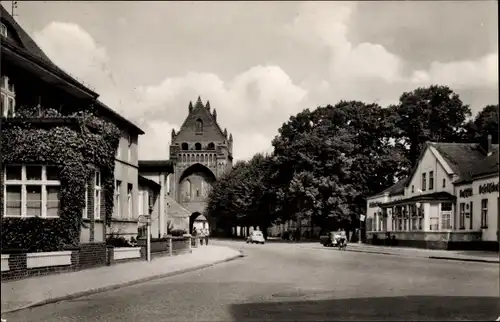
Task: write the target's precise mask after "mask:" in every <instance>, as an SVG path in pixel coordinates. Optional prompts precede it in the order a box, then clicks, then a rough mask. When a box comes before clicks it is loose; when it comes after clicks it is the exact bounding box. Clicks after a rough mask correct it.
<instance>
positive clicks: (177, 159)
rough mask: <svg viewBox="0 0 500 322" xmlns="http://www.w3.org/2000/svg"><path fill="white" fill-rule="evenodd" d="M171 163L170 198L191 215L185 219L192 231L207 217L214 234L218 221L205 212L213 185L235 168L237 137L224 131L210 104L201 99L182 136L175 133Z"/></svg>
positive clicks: (173, 133)
mask: <svg viewBox="0 0 500 322" xmlns="http://www.w3.org/2000/svg"><path fill="white" fill-rule="evenodd" d="M170 160H171V161H172V163H173V167H174V173H173V174H171V175H170V176H169V178H170V182H169V184H170V196H171V197H172V198H173V199H175V201H176V202H177V203H179V204H180V205H181V206H182V207H184V208H186V209H187V210H188V211H189V213H190V215H189V218H184V219H185V220H186V221H189V227H190V230H191V228H192V225H193V222H194V220H195V219H196V218H198V217H200V216H201V215H203V216H205V217H206V218H207V220H208V222H209V224H210V227H211V228H210V229H211V230H212V231H214V230H215V228H216V227H215V220H214V219H213V218H209V216H208V215H207V213H206V211H205V209H206V205H207V196H208V192H209V189H210V187H211V185H212V183H213V182H215V180H217V179H218V178H220V177H221V176H222V174H223V173H225V172H226V171H228V170H230V169H231V168H232V166H233V136H232V134H229V136H228V133H227V130H226V129H224V131H222V130H221V128H220V126H219V124H218V123H217V112H216V110H215V109H213V110H210V102H208V101H207V103H206V105H203V103H202V101H201V98H200V97H198V100H197V101H196V103H195V105H194V106H193V104H192V103H191V102H189V109H188V116H187V117H186V119H185V120H184V123H183V124H182V126H181V128H180V130H179V132H177V133H176V132H175V130H172V141H171V145H170Z"/></svg>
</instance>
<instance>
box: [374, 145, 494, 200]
mask: <svg viewBox="0 0 500 322" xmlns="http://www.w3.org/2000/svg"><path fill="white" fill-rule="evenodd" d="M430 147H433V148H434V149H435V150H436V151H437V152H438V153H439V155H440V157H442V158H443V160H444V162H446V165H447V166H449V167H450V168H451V171H452V172H453V174H456V175H457V176H458V177H459V179H458V180H457V181H455V182H454V183H465V182H469V181H472V180H474V179H475V178H477V177H480V176H486V175H489V174H494V173H498V171H499V168H498V165H499V162H498V157H499V145H498V144H492V145H491V152H492V153H491V154H490V155H487V154H486V153H485V152H484V150H483V149H482V148H481V147H480V145H479V144H478V143H441V142H427V143H426V144H425V146H424V148H423V149H422V151H421V152H420V156H419V158H418V161H419V162H420V160H421V159H422V157H423V156H424V154H425V152H426V151H427V150H428V149H429V148H430ZM417 169H418V163H417V164H416V165H415V166H414V167H413V169H412V171H411V172H410V174H409V175H408V177H406V178H405V179H404V180H400V181H398V182H397V183H395V184H394V185H392V186H391V187H389V188H387V189H385V190H383V191H381V192H379V193H377V194H375V195H373V196H371V197H375V196H381V195H383V194H386V193H388V194H389V195H390V196H393V195H398V194H402V193H404V188H405V187H406V186H408V184H409V183H410V180H411V178H412V177H413V176H414V175H415V172H416V171H417Z"/></svg>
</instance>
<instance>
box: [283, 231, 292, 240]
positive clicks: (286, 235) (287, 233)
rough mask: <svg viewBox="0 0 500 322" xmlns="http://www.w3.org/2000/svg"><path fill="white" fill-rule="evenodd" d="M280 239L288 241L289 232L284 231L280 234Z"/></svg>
mask: <svg viewBox="0 0 500 322" xmlns="http://www.w3.org/2000/svg"><path fill="white" fill-rule="evenodd" d="M281 238H282V239H284V240H289V239H290V232H288V231H284V232H283V233H282V234H281Z"/></svg>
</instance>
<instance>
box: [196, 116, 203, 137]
mask: <svg viewBox="0 0 500 322" xmlns="http://www.w3.org/2000/svg"><path fill="white" fill-rule="evenodd" d="M196 133H197V134H201V133H203V121H202V120H200V119H197V120H196Z"/></svg>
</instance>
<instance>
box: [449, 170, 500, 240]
mask: <svg viewBox="0 0 500 322" xmlns="http://www.w3.org/2000/svg"><path fill="white" fill-rule="evenodd" d="M498 181H499V180H498V176H495V177H489V178H484V179H480V180H476V181H474V182H473V183H472V184H467V185H460V186H456V188H455V191H456V196H457V207H456V208H457V210H456V212H455V215H456V218H457V228H458V218H459V212H460V206H459V205H460V203H462V202H465V203H469V204H470V202H472V230H471V229H470V226H469V222H468V220H467V218H466V223H465V227H466V229H465V230H466V231H482V239H483V240H485V241H496V240H497V230H498V196H499V193H498V191H494V192H488V193H481V194H480V193H479V187H480V186H481V185H484V184H488V183H494V184H496V185H498ZM467 188H472V196H469V197H466V198H462V197H460V191H461V190H463V189H467ZM483 199H487V200H488V216H487V227H488V228H482V227H481V200H483Z"/></svg>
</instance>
